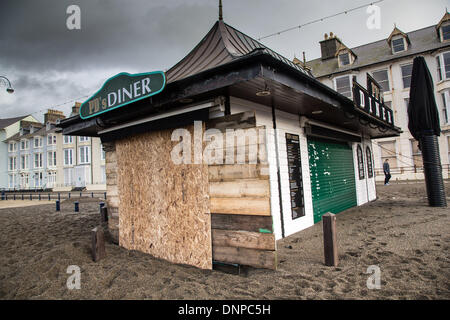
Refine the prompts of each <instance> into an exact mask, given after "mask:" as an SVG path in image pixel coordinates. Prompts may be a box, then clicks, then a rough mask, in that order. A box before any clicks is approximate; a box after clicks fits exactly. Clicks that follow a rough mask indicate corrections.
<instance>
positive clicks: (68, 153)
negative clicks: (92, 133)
mask: <svg viewBox="0 0 450 320" xmlns="http://www.w3.org/2000/svg"><path fill="white" fill-rule="evenodd" d="M64 165H65V166H71V165H73V149H64Z"/></svg>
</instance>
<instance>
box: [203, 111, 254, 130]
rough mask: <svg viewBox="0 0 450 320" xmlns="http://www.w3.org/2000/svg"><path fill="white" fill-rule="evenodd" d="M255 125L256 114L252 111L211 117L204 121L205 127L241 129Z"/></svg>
mask: <svg viewBox="0 0 450 320" xmlns="http://www.w3.org/2000/svg"><path fill="white" fill-rule="evenodd" d="M252 127H256V116H255V112H254V111H246V112H241V113H235V114H230V115H227V116H224V117H220V118H215V119H211V120H210V121H208V122H207V123H206V129H211V128H215V129H219V130H226V129H238V128H240V129H242V128H252Z"/></svg>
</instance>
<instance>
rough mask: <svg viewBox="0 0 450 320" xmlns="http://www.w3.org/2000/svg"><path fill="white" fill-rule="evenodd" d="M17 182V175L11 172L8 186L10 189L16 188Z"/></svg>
mask: <svg viewBox="0 0 450 320" xmlns="http://www.w3.org/2000/svg"><path fill="white" fill-rule="evenodd" d="M15 182H16V179H15V175H13V174H10V175H9V178H8V188H10V189H13V188H15V184H16V183H15Z"/></svg>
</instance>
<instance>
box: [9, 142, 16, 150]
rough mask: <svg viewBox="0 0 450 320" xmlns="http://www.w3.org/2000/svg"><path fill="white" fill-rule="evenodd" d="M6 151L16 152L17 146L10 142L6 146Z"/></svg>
mask: <svg viewBox="0 0 450 320" xmlns="http://www.w3.org/2000/svg"><path fill="white" fill-rule="evenodd" d="M8 151H9V152H15V151H17V144H16V143H15V142H10V143H9V145H8Z"/></svg>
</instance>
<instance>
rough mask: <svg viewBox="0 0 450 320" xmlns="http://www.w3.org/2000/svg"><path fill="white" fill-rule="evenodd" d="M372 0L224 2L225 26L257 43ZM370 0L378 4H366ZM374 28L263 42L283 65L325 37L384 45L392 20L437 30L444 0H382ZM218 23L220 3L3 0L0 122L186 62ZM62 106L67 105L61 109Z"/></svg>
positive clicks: (344, 21)
mask: <svg viewBox="0 0 450 320" xmlns="http://www.w3.org/2000/svg"><path fill="white" fill-rule="evenodd" d="M370 1H371V0H321V1H311V0H308V1H305V0H276V1H274V0H223V14H224V21H225V22H226V23H228V24H229V25H231V26H233V27H235V28H237V29H238V30H240V31H242V32H244V33H246V34H247V35H249V36H251V37H254V38H255V39H257V38H259V37H262V36H265V35H268V34H271V33H274V32H277V31H280V30H283V29H286V28H289V27H293V26H297V25H299V24H303V23H306V22H309V21H312V20H315V19H318V18H322V17H325V16H329V15H332V14H335V13H338V12H341V11H344V10H348V9H351V8H354V7H357V6H361V5H364V4H368V3H369V2H370ZM373 1H375V0H373ZM71 4H76V5H78V6H79V7H80V9H81V30H68V29H67V27H66V20H67V18H68V17H69V14H67V13H66V9H67V7H68V6H69V5H71ZM377 5H378V6H379V7H380V8H381V28H380V29H379V30H377V29H374V30H369V29H368V28H367V27H366V20H367V19H368V17H369V14H367V13H366V9H365V8H364V9H360V10H357V11H354V12H350V13H348V14H347V15H341V16H337V17H334V18H331V19H328V20H324V21H323V22H319V23H315V24H311V25H309V26H306V27H304V28H301V29H299V30H294V31H290V32H287V33H283V34H281V35H278V36H275V37H271V38H267V39H264V40H262V41H261V42H262V43H263V44H265V45H267V46H268V47H270V48H272V49H273V50H275V51H277V52H278V53H280V54H282V55H284V56H285V57H286V58H289V59H293V57H294V55H296V56H297V57H299V58H301V56H302V52H303V51H305V52H306V57H307V60H311V59H314V58H318V57H319V56H320V46H319V41H320V40H322V39H323V35H324V33H329V32H330V31H332V32H333V33H335V34H336V35H337V36H338V37H339V38H341V40H342V41H343V42H344V43H345V44H346V45H347V46H349V47H355V46H359V45H362V44H365V43H368V42H373V41H377V40H380V39H385V38H387V37H388V36H389V34H390V32H391V31H392V28H393V26H394V23H396V24H397V27H398V28H399V29H400V30H402V31H404V32H409V31H412V30H416V29H420V28H423V27H427V26H430V25H434V24H437V23H438V22H439V20H440V19H441V17H442V16H443V14H444V13H445V7H449V8H450V0H426V1H425V0H384V1H383V2H381V3H378V4H377ZM217 18H218V0H189V1H188V0H84V1H76V0H71V1H66V0H29V1H25V0H1V1H0V75H3V76H6V77H8V78H9V80H10V81H11V83H12V85H13V87H14V89H15V92H14V93H13V94H8V93H6V90H5V87H0V118H6V117H14V116H21V115H25V114H33V115H34V116H36V117H37V118H38V119H39V120H42V119H43V118H42V113H43V112H42V111H41V110H43V109H47V108H56V109H59V110H62V111H64V112H65V113H66V115H67V114H68V113H69V110H70V108H71V106H72V105H73V103H72V102H71V103H67V104H64V103H66V102H68V101H71V100H74V99H76V98H79V99H78V101H80V102H83V101H84V100H85V99H87V97H86V98H80V97H83V96H88V95H91V94H93V93H95V92H96V91H97V90H98V89H99V88H100V87H101V85H102V84H103V82H104V81H105V80H107V79H108V78H109V77H111V76H113V75H115V74H117V73H119V72H123V71H126V72H130V73H136V72H148V71H156V70H164V71H165V70H167V69H169V68H170V67H171V66H173V65H174V64H175V63H176V62H178V61H179V60H180V59H181V58H183V57H184V56H185V55H186V54H187V53H188V52H189V51H190V50H191V49H192V48H193V47H194V46H195V45H196V44H197V43H198V42H199V41H200V40H201V39H202V38H203V36H204V35H205V34H206V33H207V32H208V31H209V29H210V28H211V27H212V25H213V24H214V22H215V21H216V20H217ZM61 104H64V105H61Z"/></svg>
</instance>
